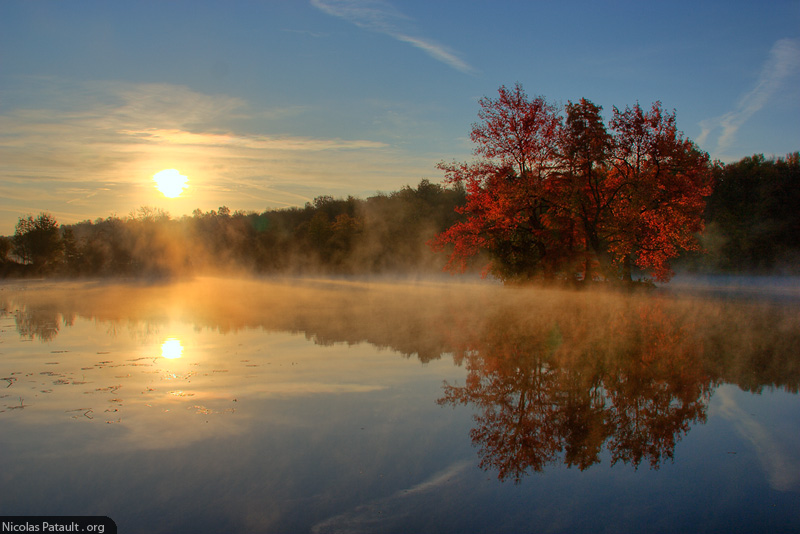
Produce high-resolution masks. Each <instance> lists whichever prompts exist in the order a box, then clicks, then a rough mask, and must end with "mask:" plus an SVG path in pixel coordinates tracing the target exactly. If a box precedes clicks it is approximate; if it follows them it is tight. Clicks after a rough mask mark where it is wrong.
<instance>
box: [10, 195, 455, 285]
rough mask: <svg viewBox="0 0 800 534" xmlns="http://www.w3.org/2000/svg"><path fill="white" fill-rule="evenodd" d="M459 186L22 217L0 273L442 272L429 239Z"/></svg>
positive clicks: (446, 220) (445, 221)
mask: <svg viewBox="0 0 800 534" xmlns="http://www.w3.org/2000/svg"><path fill="white" fill-rule="evenodd" d="M464 195H465V192H464V190H463V189H460V188H446V187H443V186H440V185H437V184H432V183H430V182H429V181H428V180H422V181H421V182H420V183H419V185H418V186H417V187H416V188H413V187H410V186H406V187H403V188H402V189H400V190H399V191H396V192H393V193H390V194H377V195H375V196H372V197H369V198H367V199H358V198H354V197H348V198H345V199H337V198H333V197H331V196H320V197H317V198H316V199H314V201H313V202H309V203H307V204H306V205H305V206H304V207H302V208H289V209H280V210H268V211H264V212H261V213H256V212H243V211H231V210H230V209H229V208H228V207H225V206H223V207H220V208H219V209H218V210H212V211H209V212H203V211H201V210H195V211H194V213H193V214H192V215H191V216H184V217H181V218H178V219H173V218H171V217H170V216H169V214H168V213H166V212H163V211H161V210H158V209H155V208H149V207H142V208H139V209H138V210H136V211H135V212H133V213H131V214H130V215H129V216H128V217H125V218H120V217H117V216H111V217H108V218H106V219H96V220H95V221H88V220H87V221H83V222H80V223H77V224H72V225H60V226H59V224H58V223H57V221H56V220H55V219H54V218H53V217H52V216H51V215H49V214H47V213H42V214H40V215H39V216H36V217H34V216H28V217H27V218H21V219H20V221H19V223H18V224H17V227H16V231H15V234H14V235H13V236H10V237H3V238H0V273H2V275H3V276H15V275H22V276H24V275H30V276H42V275H61V276H112V275H113V276H173V275H175V276H181V275H191V274H198V273H223V272H224V273H229V272H243V273H254V274H342V275H347V274H378V273H382V274H400V273H410V272H417V271H422V272H434V271H440V270H441V267H442V265H443V264H444V259H443V258H442V257H441V256H439V255H437V254H436V253H434V252H433V251H432V250H431V249H430V248H429V247H428V246H427V242H428V241H429V240H431V239H432V238H433V237H435V236H436V235H437V234H438V233H439V232H441V231H443V230H444V229H445V228H447V227H449V226H450V225H452V224H453V223H454V222H455V221H456V220H457V218H458V214H457V213H456V210H455V209H456V207H457V206H459V205H461V204H463V202H464Z"/></svg>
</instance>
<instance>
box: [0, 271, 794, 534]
mask: <svg viewBox="0 0 800 534" xmlns="http://www.w3.org/2000/svg"><path fill="white" fill-rule="evenodd" d="M0 287H1V288H2V291H0V307H1V308H0V309H2V310H3V311H2V318H0V330H1V332H0V336H2V337H0V341H1V342H2V343H0V378H1V379H2V381H0V429H2V431H0V450H2V457H0V468H1V469H0V476H2V478H3V486H2V487H3V489H2V490H0V513H2V514H38V515H41V514H73V515H79V514H96V515H109V516H111V517H112V518H114V519H115V521H116V522H117V524H118V525H119V526H120V529H121V530H120V531H121V532H124V531H143V530H144V531H148V532H159V531H163V532H189V531H196V532H216V531H221V530H228V531H237V532H240V531H292V532H301V531H313V532H334V531H338V532H371V531H376V530H381V531H384V532H392V531H397V532H401V531H414V530H417V531H419V530H421V531H437V532H438V531H441V532H447V531H453V532H463V531H466V530H469V531H486V532H491V531H509V530H519V529H525V530H529V529H534V530H550V531H554V532H562V531H563V532H579V531H587V532H588V531H597V529H598V525H599V526H601V527H602V528H606V529H609V530H612V531H615V532H624V531H630V532H634V531H641V530H642V529H643V528H646V529H648V531H651V532H652V531H665V532H666V531H675V530H692V531H695V530H704V529H709V528H714V529H720V528H721V529H725V530H728V531H750V530H752V529H753V528H759V529H763V528H766V527H767V526H769V527H771V528H774V529H777V530H791V529H795V530H796V529H797V528H798V527H800V516H799V514H800V512H798V511H797V510H800V455H799V454H798V453H797V450H798V445H800V443H798V441H800V440H798V436H800V432H799V430H800V428H799V427H800V423H799V421H800V417H799V416H800V407H799V406H798V397H797V390H798V384H799V383H800V378H799V377H800V362H798V360H799V358H798V349H797V347H798V346H800V325H799V324H798V322H799V321H800V319H799V318H798V317H800V314H798V313H797V311H798V310H797V307H796V306H795V305H794V304H791V303H789V304H779V305H778V304H774V303H772V304H767V303H759V302H758V301H757V300H756V301H754V300H752V299H751V300H748V301H737V300H730V299H729V300H725V301H712V300H708V299H698V298H693V297H691V295H684V296H681V297H680V298H671V297H669V296H664V295H647V296H636V295H620V294H614V293H596V292H580V293H573V292H560V291H549V290H533V289H531V290H528V289H525V290H522V289H509V288H502V287H497V286H491V285H481V284H476V285H471V284H435V283H417V284H402V283H397V284H390V283H386V284H382V283H377V282H374V283H362V282H355V281H315V280H304V281H284V282H280V283H278V282H266V281H260V282H259V281H231V280H218V279H199V280H194V281H189V282H182V283H172V284H153V285H136V286H131V285H115V284H99V283H70V282H64V283H44V282H40V283H36V282H32V283H27V284H24V285H22V284H18V283H14V284H10V283H6V284H4V285H2V286H0ZM453 363H456V364H457V365H453ZM451 407H452V409H451ZM665 510H669V513H666V512H665ZM601 530H602V529H601Z"/></svg>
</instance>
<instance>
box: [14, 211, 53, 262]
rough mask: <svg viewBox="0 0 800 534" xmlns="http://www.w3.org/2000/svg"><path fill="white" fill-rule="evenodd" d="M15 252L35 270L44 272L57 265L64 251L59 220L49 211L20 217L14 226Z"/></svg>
mask: <svg viewBox="0 0 800 534" xmlns="http://www.w3.org/2000/svg"><path fill="white" fill-rule="evenodd" d="M13 249H14V254H16V256H17V257H18V258H19V259H20V260H22V262H23V263H24V264H27V265H31V267H32V269H33V271H34V272H44V271H47V270H49V269H51V268H52V267H53V266H55V265H56V264H57V263H58V262H59V261H60V260H61V256H62V253H63V242H62V240H61V232H60V231H59V226H58V222H57V221H56V220H55V218H54V217H53V216H52V215H50V214H49V213H40V214H39V216H37V217H36V218H34V217H33V216H32V215H28V216H27V217H24V218H23V217H20V219H19V222H18V223H17V225H16V227H15V228H14V237H13Z"/></svg>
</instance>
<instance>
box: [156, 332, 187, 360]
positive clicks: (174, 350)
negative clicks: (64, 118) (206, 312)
mask: <svg viewBox="0 0 800 534" xmlns="http://www.w3.org/2000/svg"><path fill="white" fill-rule="evenodd" d="M161 356H162V357H163V358H167V359H168V360H176V359H178V358H180V357H181V356H183V345H181V341H180V339H178V338H174V337H171V338H168V339H167V340H166V341H164V343H163V344H162V345H161Z"/></svg>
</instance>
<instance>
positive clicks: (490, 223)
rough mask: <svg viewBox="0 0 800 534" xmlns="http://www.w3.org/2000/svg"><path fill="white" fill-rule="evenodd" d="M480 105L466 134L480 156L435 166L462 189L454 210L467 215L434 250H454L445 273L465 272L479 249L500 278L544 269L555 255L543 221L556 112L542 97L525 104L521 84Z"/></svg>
mask: <svg viewBox="0 0 800 534" xmlns="http://www.w3.org/2000/svg"><path fill="white" fill-rule="evenodd" d="M480 105H481V110H480V111H479V113H478V117H479V118H480V119H481V121H480V122H478V123H476V124H474V125H473V126H472V132H471V134H470V137H471V139H472V141H473V142H474V143H475V144H476V148H475V150H474V153H475V155H476V156H479V157H480V158H481V159H480V160H479V161H477V162H474V163H452V164H447V163H440V164H439V168H440V169H442V170H443V171H445V175H446V178H445V179H446V181H447V182H449V183H451V184H463V185H464V187H465V188H466V191H467V201H466V204H465V205H464V206H463V207H461V208H459V212H460V213H462V214H463V215H465V216H466V218H465V220H464V221H461V222H458V223H456V224H455V225H454V226H452V227H450V228H449V229H448V230H447V231H445V232H444V233H442V234H440V235H439V236H438V237H437V239H435V240H434V241H432V246H433V247H434V249H435V250H441V249H443V248H445V247H446V246H448V245H452V246H453V252H452V254H451V256H450V261H449V262H448V267H450V268H460V269H463V268H465V266H466V263H467V260H468V259H469V258H470V257H472V256H475V255H476V254H477V253H478V252H479V251H481V250H483V251H486V252H487V253H488V254H489V256H490V257H491V258H492V262H491V264H490V266H489V268H488V270H489V271H490V272H492V273H493V274H495V275H497V276H500V277H501V278H512V277H529V276H533V275H535V274H536V273H538V272H540V271H546V272H550V271H552V267H553V266H554V261H553V260H554V258H552V257H551V256H549V255H548V252H549V251H550V250H551V249H552V247H551V246H550V241H551V235H550V233H549V231H548V228H547V226H546V223H545V220H544V218H543V217H544V215H545V214H546V212H547V201H546V197H547V186H548V180H549V177H550V174H551V173H552V172H553V170H554V167H553V162H554V161H555V156H556V153H557V152H556V149H557V144H556V140H557V137H558V131H559V128H560V125H561V121H560V117H559V115H558V110H557V108H556V107H555V106H553V105H551V104H549V103H547V102H546V101H545V100H544V98H542V97H536V98H533V99H529V98H528V96H527V95H526V94H525V92H524V90H523V89H522V86H521V85H519V84H517V85H515V86H514V88H513V89H508V88H506V87H500V89H499V90H498V98H496V99H491V98H483V99H481V101H480Z"/></svg>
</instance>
